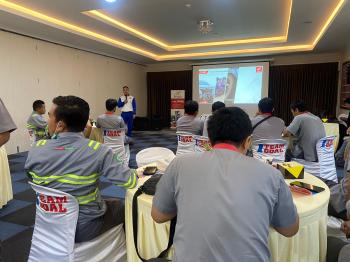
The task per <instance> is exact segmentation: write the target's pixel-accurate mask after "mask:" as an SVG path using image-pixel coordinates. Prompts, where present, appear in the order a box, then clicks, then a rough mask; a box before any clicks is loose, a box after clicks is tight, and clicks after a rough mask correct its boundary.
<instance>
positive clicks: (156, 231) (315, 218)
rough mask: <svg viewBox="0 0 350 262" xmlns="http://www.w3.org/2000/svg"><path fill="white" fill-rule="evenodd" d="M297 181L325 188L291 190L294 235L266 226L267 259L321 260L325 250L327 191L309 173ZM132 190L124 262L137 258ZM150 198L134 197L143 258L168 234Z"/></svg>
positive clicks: (127, 208)
mask: <svg viewBox="0 0 350 262" xmlns="http://www.w3.org/2000/svg"><path fill="white" fill-rule="evenodd" d="M146 179H147V178H141V179H140V180H139V184H142V183H144V181H145V180H146ZM293 181H295V180H293ZM298 181H303V182H306V183H310V184H314V185H318V186H321V187H324V188H326V190H325V191H323V192H322V193H319V194H316V195H313V196H303V195H298V194H294V193H293V200H294V203H295V205H296V207H297V210H298V214H299V217H300V229H299V232H298V234H297V235H295V236H294V237H292V238H286V237H284V236H282V235H280V234H279V233H277V232H276V231H275V230H274V229H272V228H271V229H270V235H269V246H270V252H271V261H274V262H298V261H300V262H319V261H320V262H324V261H325V259H326V251H327V206H328V201H329V196H330V192H329V189H328V187H327V186H326V185H325V184H324V183H323V182H322V181H321V180H319V179H318V178H316V177H314V176H312V175H309V174H305V179H298ZM289 182H291V181H290V180H286V183H289ZM135 192H136V189H132V190H128V191H127V193H126V198H125V227H126V244H127V254H128V262H140V261H141V260H139V259H138V257H137V254H136V251H135V248H134V240H133V229H132V198H133V195H134V193H135ZM152 199H153V197H152V196H149V195H145V194H143V195H141V196H139V198H138V221H139V223H138V231H139V232H138V243H139V251H140V253H141V255H142V256H143V257H144V258H146V259H149V258H153V257H156V256H158V255H159V253H160V252H161V251H162V250H164V249H165V248H166V246H167V243H168V237H169V223H165V224H157V223H155V222H154V221H153V220H152V218H151V208H152ZM198 219H200V218H198ZM171 256H172V254H171V253H170V257H171Z"/></svg>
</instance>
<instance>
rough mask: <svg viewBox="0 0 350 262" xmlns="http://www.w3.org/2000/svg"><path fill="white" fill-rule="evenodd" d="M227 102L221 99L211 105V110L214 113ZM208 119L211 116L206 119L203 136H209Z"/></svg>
mask: <svg viewBox="0 0 350 262" xmlns="http://www.w3.org/2000/svg"><path fill="white" fill-rule="evenodd" d="M224 107H225V104H224V103H223V102H220V101H216V102H215V103H213V104H212V105H211V112H212V113H214V112H215V111H217V110H219V109H220V108H224ZM208 120H209V117H207V118H206V119H205V121H204V127H203V136H205V137H208Z"/></svg>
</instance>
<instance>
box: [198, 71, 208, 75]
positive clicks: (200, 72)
mask: <svg viewBox="0 0 350 262" xmlns="http://www.w3.org/2000/svg"><path fill="white" fill-rule="evenodd" d="M198 74H200V75H206V74H208V70H202V71H198Z"/></svg>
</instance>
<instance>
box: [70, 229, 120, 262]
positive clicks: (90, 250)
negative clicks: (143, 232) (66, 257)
mask: <svg viewBox="0 0 350 262" xmlns="http://www.w3.org/2000/svg"><path fill="white" fill-rule="evenodd" d="M123 226H124V225H123V224H120V225H118V226H116V227H113V228H112V229H111V230H109V231H107V232H105V233H103V234H102V235H100V236H98V237H96V238H94V239H92V240H91V241H87V242H83V243H77V244H75V247H74V262H96V261H108V262H126V241H125V233H124V228H123Z"/></svg>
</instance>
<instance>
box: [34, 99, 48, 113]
mask: <svg viewBox="0 0 350 262" xmlns="http://www.w3.org/2000/svg"><path fill="white" fill-rule="evenodd" d="M43 105H45V102H44V101H42V100H35V101H34V103H33V110H34V111H37V110H39V109H40V108H41V107H42V106H43Z"/></svg>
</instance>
